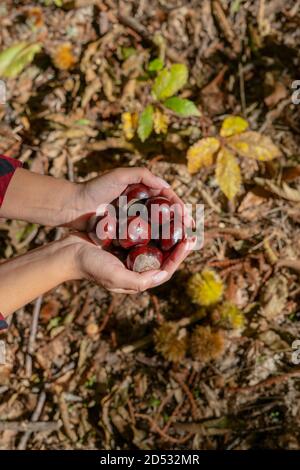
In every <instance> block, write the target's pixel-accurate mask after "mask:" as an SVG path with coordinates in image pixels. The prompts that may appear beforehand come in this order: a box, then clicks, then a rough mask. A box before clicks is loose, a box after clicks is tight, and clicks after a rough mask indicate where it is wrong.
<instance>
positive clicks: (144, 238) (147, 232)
mask: <svg viewBox="0 0 300 470" xmlns="http://www.w3.org/2000/svg"><path fill="white" fill-rule="evenodd" d="M120 232H121V233H120V238H119V243H120V246H121V247H122V248H126V249H128V248H131V247H133V246H135V245H147V243H149V241H150V237H151V229H150V226H149V224H148V222H147V221H145V220H144V219H143V218H142V217H140V216H132V217H128V219H127V224H126V225H124V224H123V226H122V225H121V227H120Z"/></svg>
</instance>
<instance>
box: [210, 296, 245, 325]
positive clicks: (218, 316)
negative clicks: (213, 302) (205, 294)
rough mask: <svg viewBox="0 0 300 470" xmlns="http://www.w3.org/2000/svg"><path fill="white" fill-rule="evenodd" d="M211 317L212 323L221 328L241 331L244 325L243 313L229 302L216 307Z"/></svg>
mask: <svg viewBox="0 0 300 470" xmlns="http://www.w3.org/2000/svg"><path fill="white" fill-rule="evenodd" d="M211 316H212V320H213V322H214V323H216V324H218V325H220V326H221V327H222V328H229V329H230V328H233V329H235V330H239V329H242V328H243V327H244V324H245V317H244V314H243V312H242V311H241V310H240V309H239V308H238V307H237V306H236V305H235V304H232V303H231V302H223V303H222V304H221V305H217V306H216V307H215V308H214V310H213V312H212V314H211Z"/></svg>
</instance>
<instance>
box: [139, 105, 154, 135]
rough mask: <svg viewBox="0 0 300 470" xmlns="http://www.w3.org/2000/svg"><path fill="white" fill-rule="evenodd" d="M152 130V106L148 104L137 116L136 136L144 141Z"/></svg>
mask: <svg viewBox="0 0 300 470" xmlns="http://www.w3.org/2000/svg"><path fill="white" fill-rule="evenodd" d="M152 130H153V106H152V105H151V104H149V105H148V106H147V107H146V108H145V109H144V111H143V112H142V114H141V115H140V118H139V125H138V130H137V133H138V136H139V138H140V139H141V141H142V142H145V140H146V139H148V137H149V136H150V134H151V132H152Z"/></svg>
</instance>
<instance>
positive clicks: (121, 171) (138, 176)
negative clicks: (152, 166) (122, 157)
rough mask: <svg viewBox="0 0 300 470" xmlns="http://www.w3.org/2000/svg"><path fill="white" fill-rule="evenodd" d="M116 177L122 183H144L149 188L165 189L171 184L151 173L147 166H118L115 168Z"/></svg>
mask: <svg viewBox="0 0 300 470" xmlns="http://www.w3.org/2000/svg"><path fill="white" fill-rule="evenodd" d="M112 173H114V175H115V177H116V178H117V180H118V182H119V183H120V184H124V185H126V186H127V185H129V184H134V183H143V184H145V185H146V186H149V188H153V189H159V190H163V189H166V188H169V187H170V185H169V184H168V183H167V182H166V181H165V180H163V179H162V178H160V177H159V176H155V175H154V174H153V173H151V171H150V170H148V169H147V168H139V167H132V168H118V169H117V170H114V171H113V172H112Z"/></svg>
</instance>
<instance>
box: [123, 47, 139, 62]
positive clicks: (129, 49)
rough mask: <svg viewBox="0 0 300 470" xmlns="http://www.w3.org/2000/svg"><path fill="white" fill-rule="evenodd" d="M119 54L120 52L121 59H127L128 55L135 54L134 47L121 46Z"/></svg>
mask: <svg viewBox="0 0 300 470" xmlns="http://www.w3.org/2000/svg"><path fill="white" fill-rule="evenodd" d="M121 54H122V59H123V60H126V59H129V57H131V56H133V55H134V54H136V49H135V48H134V47H122V49H121Z"/></svg>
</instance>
